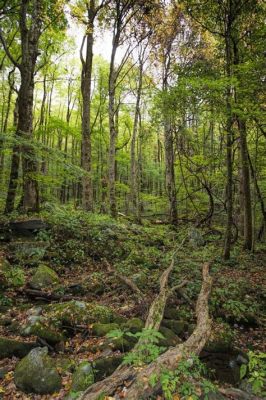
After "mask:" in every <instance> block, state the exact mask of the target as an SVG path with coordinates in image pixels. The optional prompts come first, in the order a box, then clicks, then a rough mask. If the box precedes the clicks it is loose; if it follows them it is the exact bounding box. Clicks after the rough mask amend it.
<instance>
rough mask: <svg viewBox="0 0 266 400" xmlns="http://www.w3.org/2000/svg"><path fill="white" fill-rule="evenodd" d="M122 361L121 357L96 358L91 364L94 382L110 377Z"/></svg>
mask: <svg viewBox="0 0 266 400" xmlns="http://www.w3.org/2000/svg"><path fill="white" fill-rule="evenodd" d="M122 361H123V356H113V357H106V358H98V359H97V360H95V361H94V362H93V369H94V377H95V381H96V382H97V381H100V380H102V379H104V378H106V377H107V376H109V375H111V374H112V373H113V372H114V371H115V370H116V368H117V367H118V366H119V365H120V364H121V362H122Z"/></svg>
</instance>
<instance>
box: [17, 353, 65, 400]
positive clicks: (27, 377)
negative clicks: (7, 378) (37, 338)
mask: <svg viewBox="0 0 266 400" xmlns="http://www.w3.org/2000/svg"><path fill="white" fill-rule="evenodd" d="M47 352H48V350H47V348H36V349H33V350H32V351H31V352H30V353H29V354H28V355H27V356H26V357H24V358H23V359H22V360H21V361H20V362H19V363H18V364H17V366H16V369H15V373H14V380H15V384H16V386H17V387H18V388H19V389H21V390H22V391H23V392H26V393H37V394H49V393H54V392H56V391H58V390H59V389H60V388H61V378H60V375H59V374H58V372H57V370H56V368H55V367H54V361H53V359H52V358H51V357H49V356H48V355H47Z"/></svg>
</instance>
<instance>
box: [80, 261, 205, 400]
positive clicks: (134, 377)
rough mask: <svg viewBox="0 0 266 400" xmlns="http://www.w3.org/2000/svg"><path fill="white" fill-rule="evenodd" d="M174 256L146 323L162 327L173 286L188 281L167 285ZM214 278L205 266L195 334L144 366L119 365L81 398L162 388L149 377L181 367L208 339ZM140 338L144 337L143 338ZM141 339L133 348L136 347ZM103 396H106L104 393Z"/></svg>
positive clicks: (142, 395)
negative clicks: (119, 389) (152, 382)
mask: <svg viewBox="0 0 266 400" xmlns="http://www.w3.org/2000/svg"><path fill="white" fill-rule="evenodd" d="M174 257H175V254H174V256H173V259H172V262H171V265H170V267H168V269H167V270H166V271H165V272H164V273H163V275H162V277H161V279H160V292H159V294H158V295H157V296H156V298H155V300H154V301H153V303H152V305H151V307H150V310H149V314H148V317H147V320H146V324H145V327H146V328H153V329H157V330H158V329H159V327H160V323H161V320H162V318H163V313H164V307H165V304H166V301H167V298H168V297H169V295H171V294H172V293H173V289H174V290H175V289H179V288H180V286H183V285H184V284H185V282H182V283H181V284H180V285H178V287H176V288H172V289H171V288H169V287H168V278H169V275H170V273H171V271H172V270H173V268H174ZM211 286H212V278H211V277H210V275H209V264H208V263H205V264H204V265H203V268H202V286H201V291H200V293H199V296H198V300H197V304H196V315H197V325H196V328H195V329H194V331H193V333H192V335H191V336H190V337H189V338H188V339H187V340H186V341H185V342H184V343H182V344H179V345H177V346H175V347H172V348H170V349H168V350H167V351H166V352H165V353H163V354H161V355H160V356H159V357H158V358H157V359H156V360H155V361H153V362H152V363H151V364H149V365H145V366H143V367H141V368H136V367H135V366H133V365H125V364H122V365H120V366H119V367H118V368H117V369H116V370H115V372H114V373H113V374H112V375H111V376H109V377H107V378H106V379H104V380H102V381H100V382H96V383H94V384H93V385H92V386H90V387H89V388H88V389H87V390H86V391H85V392H84V393H83V394H82V395H81V397H80V398H79V399H80V400H97V399H99V398H101V397H100V396H112V395H113V394H115V393H116V392H117V389H118V388H121V387H122V388H124V394H123V397H124V398H126V399H128V400H139V399H147V398H148V397H150V396H152V395H153V394H154V393H156V392H157V391H158V390H159V389H160V382H159V380H158V382H157V384H155V385H153V386H151V385H150V378H151V377H152V376H157V377H159V376H160V374H161V372H162V370H165V369H167V370H170V371H173V370H175V369H176V368H177V367H178V363H179V361H180V360H181V359H183V358H185V357H189V355H191V354H199V353H200V352H201V350H202V349H203V347H204V345H205V343H206V342H207V340H208V338H209V335H210V332H211V319H210V317H209V308H208V299H209V295H210V292H211ZM140 340H141V339H140ZM139 346H140V343H139V342H138V343H137V344H136V346H135V347H134V349H133V350H132V351H136V350H137V349H138V347H139ZM102 398H104V397H102Z"/></svg>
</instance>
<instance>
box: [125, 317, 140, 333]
mask: <svg viewBox="0 0 266 400" xmlns="http://www.w3.org/2000/svg"><path fill="white" fill-rule="evenodd" d="M124 327H125V328H126V329H128V330H129V331H130V332H131V333H137V332H140V331H142V329H143V328H144V322H143V321H142V320H141V319H139V318H131V319H129V320H128V321H127V322H126V323H125V324H124Z"/></svg>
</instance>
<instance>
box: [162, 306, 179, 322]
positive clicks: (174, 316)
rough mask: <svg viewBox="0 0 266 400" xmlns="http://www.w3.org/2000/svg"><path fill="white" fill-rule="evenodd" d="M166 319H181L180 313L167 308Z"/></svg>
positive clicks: (174, 309) (165, 311)
mask: <svg viewBox="0 0 266 400" xmlns="http://www.w3.org/2000/svg"><path fill="white" fill-rule="evenodd" d="M164 318H166V319H175V320H178V319H179V318H180V315H179V311H178V310H177V309H176V308H173V307H166V308H165V310H164Z"/></svg>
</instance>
